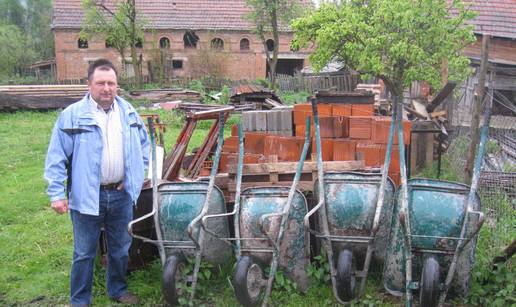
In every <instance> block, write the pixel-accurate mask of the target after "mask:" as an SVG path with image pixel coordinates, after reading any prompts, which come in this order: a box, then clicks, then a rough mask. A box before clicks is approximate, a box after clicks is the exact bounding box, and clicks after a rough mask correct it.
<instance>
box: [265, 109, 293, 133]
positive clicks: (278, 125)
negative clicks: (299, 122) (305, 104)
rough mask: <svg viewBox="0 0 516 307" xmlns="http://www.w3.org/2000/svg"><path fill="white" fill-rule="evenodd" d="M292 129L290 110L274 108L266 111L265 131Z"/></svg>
mask: <svg viewBox="0 0 516 307" xmlns="http://www.w3.org/2000/svg"><path fill="white" fill-rule="evenodd" d="M288 130H292V110H291V109H275V110H271V111H268V112H267V131H288Z"/></svg>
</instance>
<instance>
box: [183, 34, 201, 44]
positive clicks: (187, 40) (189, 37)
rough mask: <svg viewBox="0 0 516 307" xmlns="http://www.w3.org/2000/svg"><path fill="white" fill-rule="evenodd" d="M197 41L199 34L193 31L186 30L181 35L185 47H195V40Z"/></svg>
mask: <svg viewBox="0 0 516 307" xmlns="http://www.w3.org/2000/svg"><path fill="white" fill-rule="evenodd" d="M198 41H199V36H197V34H195V32H194V31H191V30H189V31H186V33H185V35H184V36H183V42H184V44H185V48H197V42H198Z"/></svg>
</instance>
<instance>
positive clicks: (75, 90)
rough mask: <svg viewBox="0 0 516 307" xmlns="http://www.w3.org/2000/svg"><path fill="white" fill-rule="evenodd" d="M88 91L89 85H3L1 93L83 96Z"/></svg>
mask: <svg viewBox="0 0 516 307" xmlns="http://www.w3.org/2000/svg"><path fill="white" fill-rule="evenodd" d="M87 91H88V86H87V85H85V84H84V85H83V84H75V85H2V86H0V93H4V94H9V95H23V96H31V97H75V98H81V97H82V96H84V94H86V92H87Z"/></svg>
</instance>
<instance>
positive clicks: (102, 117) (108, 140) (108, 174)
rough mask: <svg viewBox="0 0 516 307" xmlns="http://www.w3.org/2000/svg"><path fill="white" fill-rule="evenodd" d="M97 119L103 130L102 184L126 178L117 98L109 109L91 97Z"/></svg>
mask: <svg viewBox="0 0 516 307" xmlns="http://www.w3.org/2000/svg"><path fill="white" fill-rule="evenodd" d="M90 103H91V106H92V111H93V114H94V115H95V119H96V120H97V123H98V125H99V127H100V130H101V131H102V143H103V151H102V162H101V167H100V184H109V183H115V182H120V181H122V180H123V179H124V146H123V145H124V144H123V134H122V123H121V120H120V115H121V114H120V107H119V106H118V105H117V103H116V100H115V101H114V102H113V104H111V108H110V109H109V110H107V112H106V111H104V109H103V108H102V107H101V106H100V105H99V104H97V102H96V101H95V100H93V98H91V97H90Z"/></svg>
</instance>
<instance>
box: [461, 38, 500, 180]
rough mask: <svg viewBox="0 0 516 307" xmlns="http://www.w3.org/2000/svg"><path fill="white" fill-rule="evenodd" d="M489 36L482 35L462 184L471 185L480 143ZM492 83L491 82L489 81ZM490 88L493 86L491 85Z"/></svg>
mask: <svg viewBox="0 0 516 307" xmlns="http://www.w3.org/2000/svg"><path fill="white" fill-rule="evenodd" d="M489 39H490V35H489V34H483V35H482V51H481V52H482V53H481V59H480V72H479V74H478V84H477V88H476V90H475V91H476V98H475V104H474V106H473V114H472V115H471V122H470V130H471V142H470V143H469V150H468V152H467V155H468V156H467V160H466V168H465V172H464V183H466V184H471V177H472V176H473V163H474V161H475V154H476V152H477V147H478V143H479V142H480V129H479V127H478V126H479V124H480V115H481V114H482V110H483V109H484V96H485V92H486V87H485V84H486V75H487V67H488V65H489V63H488V58H489ZM491 82H493V80H491ZM490 86H493V85H492V84H491V85H490Z"/></svg>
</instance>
